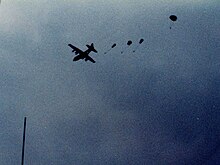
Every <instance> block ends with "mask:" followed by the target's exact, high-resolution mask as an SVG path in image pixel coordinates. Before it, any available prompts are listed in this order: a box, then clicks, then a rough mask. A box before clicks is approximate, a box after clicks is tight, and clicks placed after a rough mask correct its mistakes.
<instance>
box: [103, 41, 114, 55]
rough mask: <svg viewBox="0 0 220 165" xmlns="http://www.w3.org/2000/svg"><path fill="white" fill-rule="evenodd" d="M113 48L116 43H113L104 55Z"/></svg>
mask: <svg viewBox="0 0 220 165" xmlns="http://www.w3.org/2000/svg"><path fill="white" fill-rule="evenodd" d="M114 47H116V43H114V44H113V45H112V46H111V48H110V49H108V50H107V51H106V52H105V53H104V54H106V53H108V52H109V51H110V50H111V49H113V48H114Z"/></svg>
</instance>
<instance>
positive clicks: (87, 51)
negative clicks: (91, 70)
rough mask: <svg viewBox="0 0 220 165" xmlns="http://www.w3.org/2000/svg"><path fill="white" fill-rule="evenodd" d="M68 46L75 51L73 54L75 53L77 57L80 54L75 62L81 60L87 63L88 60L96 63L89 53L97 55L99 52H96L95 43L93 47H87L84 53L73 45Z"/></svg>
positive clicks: (74, 59) (75, 58)
mask: <svg viewBox="0 0 220 165" xmlns="http://www.w3.org/2000/svg"><path fill="white" fill-rule="evenodd" d="M68 46H69V47H71V48H72V49H73V51H72V52H75V54H76V55H77V54H79V55H78V56H76V57H74V58H73V61H78V60H80V59H85V61H88V60H89V61H91V62H93V63H95V60H93V59H92V58H91V57H90V56H89V53H90V52H91V51H93V52H95V53H97V50H95V48H94V45H93V43H92V44H91V45H86V46H87V47H88V49H87V50H86V51H84V52H83V51H82V50H80V49H79V48H77V47H75V46H73V45H71V44H68Z"/></svg>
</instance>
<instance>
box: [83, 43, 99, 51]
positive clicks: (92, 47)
mask: <svg viewBox="0 0 220 165" xmlns="http://www.w3.org/2000/svg"><path fill="white" fill-rule="evenodd" d="M86 46H87V47H88V48H89V49H90V50H91V51H93V52H95V53H98V51H97V50H95V48H94V44H93V43H92V44H91V45H86Z"/></svg>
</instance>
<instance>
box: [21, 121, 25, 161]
mask: <svg viewBox="0 0 220 165" xmlns="http://www.w3.org/2000/svg"><path fill="white" fill-rule="evenodd" d="M25 131H26V117H25V118H24V130H23V145H22V159H21V165H24V145H25Z"/></svg>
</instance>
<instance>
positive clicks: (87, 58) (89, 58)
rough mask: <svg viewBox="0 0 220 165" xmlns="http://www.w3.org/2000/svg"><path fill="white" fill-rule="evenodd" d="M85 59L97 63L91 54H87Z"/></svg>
mask: <svg viewBox="0 0 220 165" xmlns="http://www.w3.org/2000/svg"><path fill="white" fill-rule="evenodd" d="M85 60H86V61H87V60H89V61H91V62H93V63H95V60H93V59H92V58H91V57H90V56H87V57H86V59H85Z"/></svg>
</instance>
